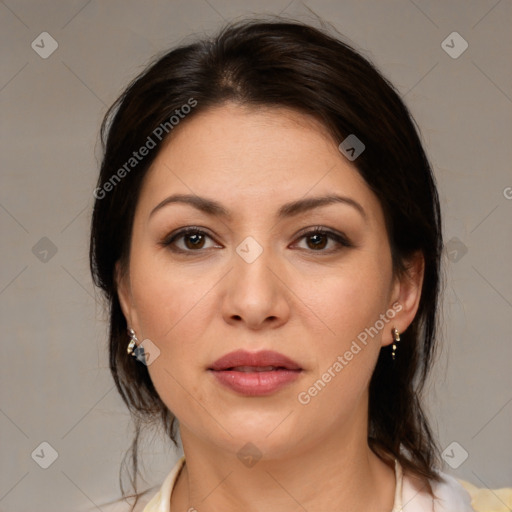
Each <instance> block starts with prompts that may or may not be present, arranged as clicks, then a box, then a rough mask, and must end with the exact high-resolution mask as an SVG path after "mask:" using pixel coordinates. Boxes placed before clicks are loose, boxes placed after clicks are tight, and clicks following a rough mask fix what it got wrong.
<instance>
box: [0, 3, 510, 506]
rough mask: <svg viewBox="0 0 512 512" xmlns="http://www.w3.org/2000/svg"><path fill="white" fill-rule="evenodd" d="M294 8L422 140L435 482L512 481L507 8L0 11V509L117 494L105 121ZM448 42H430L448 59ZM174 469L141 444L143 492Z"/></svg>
mask: <svg viewBox="0 0 512 512" xmlns="http://www.w3.org/2000/svg"><path fill="white" fill-rule="evenodd" d="M308 6H309V7H310V8H311V9H313V10H314V11H315V12H316V13H318V14H319V15H320V16H321V17H323V18H324V19H326V20H329V21H330V22H332V23H333V24H334V25H335V26H336V28H337V29H338V30H339V31H340V32H341V33H342V34H344V35H345V36H346V37H347V38H348V40H349V41H351V42H352V43H353V44H354V45H355V46H356V47H357V48H359V49H360V50H361V51H362V52H363V53H364V54H365V55H366V56H368V57H370V58H371V59H373V61H374V62H375V63H376V64H377V65H378V66H379V68H380V69H381V70H382V71H383V72H384V73H385V74H386V75H387V76H388V77H389V78H390V79H391V81H392V82H393V83H394V84H396V86H397V87H398V89H399V91H400V92H401V93H402V95H403V97H404V99H405V101H406V103H407V104H408V106H409V107H410V108H411V110H412V113H413V115H414V116H415V118H416V120H417V122H418V124H419V125H420V127H421V132H422V137H423V140H424V142H425V145H426V148H427V151H428V153H429V156H430V159H431V162H432V164H433V166H434V168H435V173H436V175H437V178H438V181H439V188H440V194H441V199H442V207H443V209H444V229H445V238H446V241H447V251H446V254H445V263H446V295H445V303H444V318H443V321H444V327H443V337H444V342H445V345H444V348H443V350H442V352H441V354H440V360H439V365H438V366H437V368H436V372H435V378H434V379H432V386H430V389H429V402H430V404H431V411H432V416H433V418H434V428H435V430H436V431H437V432H438V433H439V436H440V440H441V445H442V447H443V448H448V450H447V452H446V453H447V460H449V461H450V463H451V464H452V465H453V466H455V465H457V464H458V463H460V466H459V467H458V469H451V468H450V466H446V471H447V472H449V473H451V474H453V475H455V476H456V477H458V478H463V479H466V480H469V481H471V482H472V483H474V484H476V485H477V486H480V487H486V486H489V487H493V488H497V487H500V486H505V485H512V442H511V431H512V385H511V384H512V378H511V372H510V361H511V359H512V343H511V336H510V327H511V324H510V318H511V316H512V315H511V312H512V310H511V308H512V272H511V262H512V258H511V253H512V239H511V236H510V235H511V229H510V228H511V219H512V188H510V187H512V173H511V172H510V169H511V165H510V162H511V161H512V144H511V135H512V116H511V112H512V99H511V98H512V90H511V88H510V85H511V84H512V67H511V64H510V63H511V59H510V50H511V49H512V38H511V31H510V26H511V24H512V23H511V22H512V3H511V2H510V0H502V1H496V0H488V1H471V2H468V1H454V2H444V1H441V0H439V1H430V2H428V1H424V2H420V1H419V0H417V1H416V3H414V2H413V1H412V0H411V1H409V0H396V1H395V0H386V1H378V0H374V1H362V2H359V1H355V0H352V1H345V2H340V1H337V2H335V1H330V0H308V1H307V2H299V1H293V2H292V1H290V0H281V1H274V2H270V1H269V0H265V1H260V2H256V1H244V2H234V1H230V0H208V1H206V0H189V1H185V0H181V1H167V2H164V1H148V2H142V1H139V2H137V1H134V0H130V1H121V0H116V1H108V2H107V1H99V0H91V1H87V0H73V1H55V0H53V1H46V2H36V1H34V0H32V1H30V0H5V1H3V2H1V3H0V23H1V26H0V38H1V44H2V64H1V76H0V101H1V107H2V121H1V144H2V146H1V152H0V157H1V169H2V170H1V189H0V224H1V229H2V238H1V262H2V263H1V266H0V308H1V326H2V330H1V344H2V345H1V346H2V357H1V358H0V435H1V446H0V457H1V460H0V464H1V466H0V467H1V471H0V473H1V474H0V510H1V511H3V512H7V511H8V512H28V511H35V510H37V511H39V512H45V511H51V512H60V511H66V512H69V511H70V510H79V509H80V510H82V509H85V508H87V507H93V506H94V504H100V503H102V502H105V501H107V500H108V499H114V498H116V497H117V496H118V495H119V491H118V471H119V465H120V462H121V458H122V455H123V453H124V451H125V450H126V449H127V448H128V446H129V442H130V440H131V434H132V428H131V425H130V421H129V416H128V414H127V412H126V410H125V408H124V405H123V404H122V402H121V400H120V398H119V397H118V395H117V391H116V390H115V388H114V384H113V380H112V379H111V376H110V373H109V370H108V361H107V352H106V323H105V315H104V313H103V310H102V306H101V303H100V302H99V301H98V299H99V296H98V294H97V293H96V292H95V291H94V289H93V286H92V284H91V279H90V276H89V272H88V266H87V265H88V260H87V250H88V246H87V244H88V226H89V217H90V212H91V207H92V204H93V196H92V191H93V188H94V186H95V180H96V175H97V168H98V157H99V146H98V144H97V141H98V128H99V125H100V122H101V119H102V116H103V114H104V113H105V110H106V108H107V106H108V105H110V104H111V103H112V101H113V100H114V99H115V98H116V97H117V95H118V93H119V92H120V91H121V88H122V87H123V86H124V85H126V84H127V83H128V81H129V80H130V79H131V78H132V77H133V76H134V75H135V74H136V73H138V72H139V71H141V70H142V68H143V66H144V64H145V63H146V62H147V60H148V59H149V58H150V57H151V56H152V55H154V54H155V53H157V52H160V51H161V50H163V49H165V48H168V47H170V46H172V45H174V44H176V43H178V42H180V41H181V40H182V39H183V37H185V36H186V35H188V34H191V33H196V34H202V33H204V32H207V33H210V32H212V31H213V30H215V29H216V28H218V27H219V26H220V24H221V23H223V22H224V20H229V19H233V18H236V17H239V16H243V15H248V14H251V13H258V14H262V13H279V12H281V13H282V14H283V15H287V16H293V17H296V18H298V19H302V20H305V21H308V20H311V19H312V17H311V15H310V14H309V13H308V10H307V7H308ZM45 31H46V32H48V33H50V34H51V36H52V37H53V38H54V39H55V40H56V41H57V43H58V49H57V50H56V51H55V52H54V53H53V54H52V55H50V56H49V57H48V58H46V59H43V58H42V57H41V56H40V55H39V54H38V53H36V51H35V50H34V49H33V48H32V47H31V43H32V41H35V42H36V43H38V42H39V45H40V46H42V43H41V42H40V41H41V37H39V35H40V34H41V33H42V32H45ZM454 31H456V32H458V33H459V34H460V35H461V36H462V37H463V38H464V40H466V41H467V43H468V44H469V46H468V48H467V50H466V51H465V52H464V53H462V54H461V55H460V56H458V58H452V57H451V56H450V55H449V54H448V53H447V52H446V51H445V50H444V49H443V47H442V42H443V41H444V40H445V39H446V38H447V36H448V35H449V34H451V33H452V32H454ZM44 37H46V36H44ZM45 41H46V43H45V45H44V46H45V51H47V50H48V49H49V48H50V45H49V40H48V39H45ZM461 43H462V42H461V40H457V39H455V40H454V41H453V43H452V42H451V40H450V39H448V41H447V43H445V44H449V45H450V46H453V47H454V48H452V50H451V51H452V52H453V51H460V49H461V48H462V46H461ZM40 51H43V49H40ZM43 237H47V239H49V240H47V239H43V240H42V241H41V239H42V238H43ZM55 249H56V250H57V252H56V253H55V254H53V252H55ZM466 251H467V252H466ZM42 442H47V443H49V444H50V445H51V446H52V447H53V449H54V450H56V452H58V458H57V459H56V460H55V461H54V462H53V464H52V465H51V466H50V467H48V469H42V468H41V467H40V465H39V464H40V463H44V462H45V461H46V462H50V459H49V457H50V456H51V450H50V449H49V448H48V447H45V446H43V447H42V450H43V451H42V452H41V448H40V447H39V445H40V444H41V443H42ZM453 442H456V443H458V444H457V445H453V444H451V443H453ZM36 449H37V450H36ZM34 450H36V452H35V453H36V454H39V457H37V456H36V455H34V457H32V456H31V454H32V453H33V452H34ZM466 452H467V454H468V458H467V459H466V460H464V462H462V463H461V461H462V460H463V459H464V457H465V454H466ZM176 457H177V454H176V453H174V451H173V450H171V449H169V448H167V447H166V446H165V445H163V444H162V442H161V440H160V438H159V437H158V435H157V436H154V437H151V436H150V437H149V438H148V441H147V443H146V445H145V450H144V463H145V467H146V469H147V472H146V475H147V481H148V483H149V484H151V485H156V484H159V483H160V482H161V480H162V479H163V478H164V476H165V475H166V474H167V472H168V471H169V470H170V468H171V467H172V465H173V463H174V461H175V460H176Z"/></svg>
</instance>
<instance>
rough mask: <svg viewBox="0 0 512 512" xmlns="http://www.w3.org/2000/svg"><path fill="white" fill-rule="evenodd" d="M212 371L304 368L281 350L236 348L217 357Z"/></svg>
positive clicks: (264, 370) (262, 370) (268, 370)
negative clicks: (254, 350) (255, 350)
mask: <svg viewBox="0 0 512 512" xmlns="http://www.w3.org/2000/svg"><path fill="white" fill-rule="evenodd" d="M208 369H209V370H212V371H238V372H247V373H251V372H270V371H279V370H294V371H295V370H302V368H301V367H300V365H299V364H298V363H297V362H295V361H293V360H292V359H290V358H289V357H287V356H285V355H284V354H280V353H279V352H274V351H273V350H261V351H259V352H248V351H246V350H236V351H235V352H230V353H229V354H226V355H224V356H222V357H221V358H219V359H217V361H215V362H214V363H213V364H212V365H211V366H210V367H209V368H208Z"/></svg>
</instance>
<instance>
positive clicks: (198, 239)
mask: <svg viewBox="0 0 512 512" xmlns="http://www.w3.org/2000/svg"><path fill="white" fill-rule="evenodd" d="M201 237H202V235H199V234H197V233H196V234H192V235H188V241H189V242H191V243H192V246H193V247H198V246H199V245H200V244H201V242H202V240H201ZM193 239H195V241H194V240H193Z"/></svg>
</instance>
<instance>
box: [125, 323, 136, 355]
mask: <svg viewBox="0 0 512 512" xmlns="http://www.w3.org/2000/svg"><path fill="white" fill-rule="evenodd" d="M128 334H129V335H130V343H129V344H128V348H127V350H126V351H127V352H128V355H131V356H133V357H137V354H136V353H135V347H136V346H137V341H139V340H138V339H137V336H136V334H135V331H134V330H133V329H128Z"/></svg>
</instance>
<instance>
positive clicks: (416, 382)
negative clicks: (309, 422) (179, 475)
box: [90, 20, 442, 477]
mask: <svg viewBox="0 0 512 512" xmlns="http://www.w3.org/2000/svg"><path fill="white" fill-rule="evenodd" d="M228 103H230V104H236V105H239V106H241V107H245V108H248V109H251V108H252V109H254V108H261V109H269V108H274V109H289V110H291V111H295V112H298V113H301V114H304V115H306V116H308V117H309V118H311V119H312V120H315V122H317V123H318V124H319V126H321V127H322V128H323V129H324V130H325V132H326V133H328V134H329V135H330V136H331V138H332V140H333V141H336V143H337V144H339V143H341V142H342V141H343V140H345V139H346V138H347V137H348V136H349V135H351V134H355V135H356V136H357V138H358V139H359V140H361V141H362V142H363V143H364V146H365V148H364V151H363V152H362V153H361V154H360V155H359V156H358V157H357V158H356V159H355V160H354V161H353V165H354V166H355V168H356V169H357V172H358V173H359V175H360V176H361V177H362V178H363V180H364V182H365V183H366V185H367V186H368V188H369V189H370V190H371V191H372V192H373V193H374V194H375V196H376V197H377V198H378V200H379V203H380V207H381V208H382V212H383V215H384V220H385V226H386V232H387V237H388V241H389V250H390V258H391V262H392V269H393V272H394V273H395V275H397V276H399V275H403V274H404V273H406V272H407V262H408V261H409V260H410V258H411V257H412V256H413V255H415V254H417V253H418V252H419V253H421V254H422V256H423V260H424V277H423V284H422V288H421V299H420V302H419V306H418V309H417V313H416V316H415V318H414V320H413V321H412V323H411V324H410V325H409V326H408V328H407V330H406V331H405V332H404V333H402V336H401V338H402V340H401V343H400V357H398V358H397V360H396V361H395V362H394V363H393V361H392V360H391V357H390V351H389V349H386V348H385V349H382V350H381V353H380V355H379V357H378V361H377V364H376V367H375V370H374V373H373V376H372V379H371V382H370V385H369V425H368V427H369V444H370V446H371V447H372V448H373V449H374V450H375V451H376V452H378V453H380V454H382V455H384V454H386V453H387V454H388V455H391V456H392V457H396V458H398V459H399V460H400V462H401V463H402V465H403V466H404V467H406V468H408V469H410V470H412V471H414V472H416V473H417V474H419V475H423V476H426V477H434V476H435V475H434V473H433V467H434V461H435V456H434V453H435V452H434V451H433V448H434V442H433V439H432V436H431V435H430V430H429V428H428V423H427V421H426V419H425V416H424V414H423V412H422V409H421V403H420V399H419V396H420V392H421V387H422V384H423V383H424V381H425V378H426V376H427V371H428V368H429V366H430V362H431V357H432V353H433V349H434V345H435V334H436V312H437V301H438V292H439V266H440V254H441V247H442V237H441V219H440V211H439V202H438V197H437V192H436V188H435V182H434V177H433V174H432V171H431V168H430V166H429V163H428V159H427V157H426V155H425V152H424V150H423V148H422V145H421V142H420V139H419V136H418V134H417V131H416V128H415V125H414V121H413V120H412V117H411V115H410V114H409V112H408V110H407V108H406V107H405V105H404V104H403V102H402V100H401V99H400V97H399V95H398V93H397V92H396V91H395V90H394V88H393V87H392V86H391V84H390V83H389V82H388V81H387V80H386V79H385V78H383V76H382V75H381V74H380V73H379V72H378V71H377V70H376V68H375V67H374V66H373V65H372V64H371V63H370V62H369V61H368V60H366V59H365V58H363V57H362V56H361V55H360V54H359V53H358V52H356V51H355V50H353V49H352V48H351V47H350V46H349V45H348V44H346V43H344V42H341V41H340V40H339V39H337V38H334V37H332V36H330V35H328V34H327V33H326V32H324V31H320V30H318V29H315V28H312V27H309V26H306V25H303V24H301V23H296V22H286V21H281V20H276V21H265V22H259V21H257V20H255V21H249V22H241V23H237V24H232V25H230V26H228V27H226V28H225V29H224V30H222V31H221V32H220V33H219V34H218V35H217V36H215V37H213V38H211V39H205V40H201V41H199V42H196V43H193V44H190V45H187V46H183V47H180V48H177V49H175V50H172V51H170V52H169V53H166V54H165V55H163V56H162V57H160V58H159V59H157V60H156V62H154V63H153V64H152V65H151V66H149V67H148V68H147V69H146V70H145V71H144V72H143V73H142V74H141V75H140V76H139V77H137V78H136V79H135V80H134V81H133V82H132V83H131V84H130V86H129V87H128V88H127V89H126V91H125V92H124V93H123V94H122V95H121V96H120V98H119V99H118V100H117V101H116V103H115V104H114V105H113V106H112V108H111V109H110V110H109V112H108V114H107V116H106V117H105V121H104V124H103V127H102V135H103V140H104V158H103V162H102V167H101V172H100V177H99V180H98V187H97V189H96V191H95V196H96V203H95V208H94V214H93V220H92V232H91V252H90V256H91V269H92V273H93V276H94V279H95V283H96V284H97V285H98V286H100V287H101V288H102V289H103V291H104V292H105V295H106V297H107V299H108V301H109V306H110V367H111V371H112V374H113V377H114V380H115V382H116V385H117V387H118V390H119V392H120V393H121V396H122V398H123V400H124V401H125V403H126V404H127V406H128V407H129V409H130V411H131V412H132V413H133V415H134V418H135V420H136V422H137V425H139V423H140V422H143V421H149V422H155V421H158V420H160V421H162V423H163V425H164V426H165V430H166V431H167V433H168V434H169V436H170V437H171V439H173V440H174V439H175V435H176V429H175V427H176V424H175V422H174V418H173V415H172V413H171V412H170V411H169V410H168V408H167V407H166V405H165V404H164V403H163V401H162V400H161V398H160V396H159V394H158V392H157V390H156V389H155V387H154V385H153V382H152V380H151V378H150V375H149V372H148V368H147V367H146V366H144V365H142V364H139V363H137V361H136V360H134V359H133V358H131V357H129V356H127V354H126V345H127V342H128V338H127V334H126V330H127V327H128V325H127V322H126V318H125V315H124V314H123V311H122V309H121V304H120V302H119V296H118V286H117V282H116V271H115V269H116V263H118V262H119V264H120V265H119V267H120V268H122V269H123V268H124V269H126V268H128V266H129V263H130V262H129V255H130V247H131V237H132V229H133V222H134V215H135V211H136V206H137V204H138V200H139V196H140V192H141V190H142V188H143V186H144V179H145V177H146V175H147V173H148V172H149V171H150V170H151V168H152V165H153V164H154V162H155V160H156V159H157V158H158V155H159V154H161V152H162V151H163V150H164V149H165V148H167V149H168V148H171V147H172V142H173V137H174V136H175V135H176V136H178V135H179V131H180V130H182V129H186V126H187V124H190V123H191V122H192V120H194V119H196V118H198V117H199V116H200V115H203V114H205V113H208V112H209V111H212V110H214V109H215V108H218V107H220V106H222V105H226V104H228ZM148 137H151V142H150V141H149V139H148ZM150 146H151V147H150ZM143 147H146V148H148V150H147V152H145V153H146V154H145V155H140V158H139V157H134V156H133V152H134V151H137V150H139V148H143ZM131 158H134V159H135V160H133V161H132V162H131V163H129V162H130V159H131ZM343 158H345V157H344V156H343V155H342V154H341V153H340V159H343ZM127 163H128V165H127ZM131 164H133V165H131ZM121 169H124V171H125V172H120V170H121ZM115 176H117V178H116V177H115ZM137 434H138V430H137ZM135 447H136V443H135ZM403 449H405V451H404V450H403Z"/></svg>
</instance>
